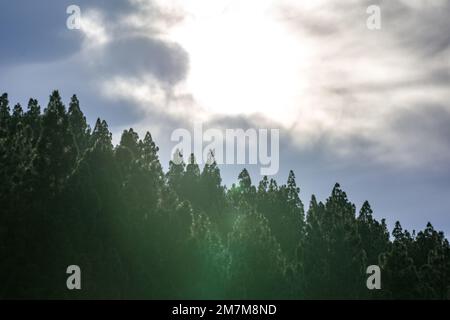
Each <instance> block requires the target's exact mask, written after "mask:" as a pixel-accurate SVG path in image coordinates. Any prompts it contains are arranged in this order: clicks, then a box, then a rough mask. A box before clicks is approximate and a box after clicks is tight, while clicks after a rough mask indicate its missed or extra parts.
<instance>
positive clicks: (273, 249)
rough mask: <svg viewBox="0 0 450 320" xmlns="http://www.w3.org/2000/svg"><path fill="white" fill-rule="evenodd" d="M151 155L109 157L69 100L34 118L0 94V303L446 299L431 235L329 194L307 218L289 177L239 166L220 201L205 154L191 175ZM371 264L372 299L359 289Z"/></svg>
mask: <svg viewBox="0 0 450 320" xmlns="http://www.w3.org/2000/svg"><path fill="white" fill-rule="evenodd" d="M158 151H159V149H158V147H157V146H156V144H155V142H154V141H153V139H152V136H151V134H150V133H149V132H147V133H146V135H145V137H144V139H142V140H141V139H140V138H139V136H138V134H137V133H136V132H135V131H134V130H133V129H129V130H125V131H124V132H123V134H122V137H121V140H120V143H119V145H117V146H113V144H112V136H111V133H110V131H109V129H108V125H107V123H106V121H104V120H103V121H102V120H100V119H98V120H97V121H96V123H95V126H94V129H93V130H91V129H90V127H89V125H88V123H87V122H86V118H85V116H84V115H83V112H82V111H81V108H80V105H79V101H78V99H77V97H76V96H73V97H72V98H71V101H70V104H69V108H68V110H66V108H65V106H64V104H63V103H62V101H61V97H60V95H59V93H58V92H57V91H55V92H53V93H52V95H51V96H50V101H49V103H48V106H47V108H45V110H44V111H43V112H41V108H40V106H39V104H38V102H37V101H36V100H34V99H30V101H29V103H28V108H27V110H26V111H24V110H23V109H22V107H21V106H20V105H15V106H14V107H13V108H11V107H10V105H9V101H8V96H7V94H3V95H2V96H0V160H1V166H0V181H1V184H0V261H1V262H0V298H114V299H117V298H150V299H183V298H184V299H186V298H187V299H199V298H203V299H212V298H217V299H222V298H233V299H259V298H261V299H279V298H289V299H299V298H300V299H301V298H325V299H336V298H352V299H356V298H364V299H367V298H407V299H416V298H429V299H446V298H449V295H448V294H449V288H450V245H449V242H448V241H447V239H446V238H445V237H444V234H443V233H442V232H438V231H436V230H435V229H434V228H433V226H432V225H431V224H428V225H427V226H426V228H425V229H424V230H423V231H420V232H418V233H417V235H416V233H415V232H413V233H412V234H410V233H409V232H408V231H407V230H403V229H402V227H401V225H400V223H399V222H397V223H396V225H395V228H394V230H393V232H392V237H390V235H389V232H388V230H387V226H386V223H385V221H384V219H383V220H381V221H380V222H379V221H377V220H376V219H375V217H374V215H373V211H372V209H371V207H370V205H369V203H368V202H365V203H364V204H363V206H362V208H361V209H360V211H359V214H358V216H356V208H355V205H354V204H352V203H351V202H350V201H349V200H348V198H347V195H346V193H345V192H344V191H343V190H342V189H341V187H340V186H339V184H336V185H335V186H334V188H333V190H332V192H331V195H330V197H329V198H328V199H327V200H326V201H325V202H318V201H317V200H316V198H315V196H312V198H311V202H310V204H309V208H308V210H307V212H306V215H305V209H304V205H303V203H302V201H301V200H300V195H299V194H300V188H299V187H298V186H297V183H296V181H295V175H294V172H292V171H291V172H290V173H289V176H288V179H287V183H286V184H283V185H278V183H277V182H276V181H275V180H274V179H270V180H269V179H268V178H267V177H263V179H262V180H261V181H260V182H259V183H258V184H257V186H255V185H253V183H252V180H251V178H250V175H249V173H248V171H247V170H245V169H244V170H243V171H242V172H241V173H240V174H239V176H238V182H237V183H236V184H233V185H232V186H231V188H229V189H228V190H227V189H226V188H225V187H224V186H223V185H222V179H221V176H220V170H219V167H218V166H217V164H216V162H215V160H214V154H213V152H211V153H210V156H209V159H208V162H207V163H206V164H205V165H204V166H203V168H201V167H200V166H199V165H198V164H197V163H196V161H195V158H194V156H193V155H191V156H190V158H189V161H188V163H187V164H185V163H183V162H182V161H176V160H177V158H178V160H180V158H181V154H180V153H179V151H177V152H176V154H175V159H174V161H171V162H170V164H169V170H168V172H167V173H164V172H163V170H162V167H161V163H160V161H159V157H158ZM72 264H76V265H79V266H80V267H81V270H82V287H83V290H81V291H76V290H75V291H69V290H67V288H66V277H67V275H66V273H65V272H66V268H67V266H69V265H72ZM373 264H378V265H380V267H381V268H382V290H375V291H369V290H368V289H367V288H366V286H365V284H366V279H367V275H366V273H365V270H366V268H367V266H368V265H373Z"/></svg>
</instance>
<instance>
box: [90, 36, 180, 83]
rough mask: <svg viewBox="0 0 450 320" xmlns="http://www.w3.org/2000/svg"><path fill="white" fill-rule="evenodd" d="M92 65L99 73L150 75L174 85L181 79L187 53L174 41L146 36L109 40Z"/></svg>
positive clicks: (135, 75) (132, 75)
mask: <svg viewBox="0 0 450 320" xmlns="http://www.w3.org/2000/svg"><path fill="white" fill-rule="evenodd" d="M102 50H104V52H105V54H104V55H101V57H100V58H99V59H98V61H96V62H94V65H96V66H98V67H99V69H98V70H96V72H99V73H100V74H103V75H108V76H110V75H116V76H131V77H139V76H142V75H146V74H149V73H150V74H152V75H153V76H155V77H156V78H158V79H159V80H161V81H163V82H166V83H169V84H175V83H176V82H178V81H180V80H182V79H184V78H185V76H186V74H187V71H188V55H187V53H186V52H185V51H184V49H183V48H182V47H180V46H179V45H178V44H176V43H169V42H165V41H161V40H158V39H151V38H148V37H133V38H121V39H113V40H112V42H111V43H109V44H107V45H106V46H105V47H104V48H102Z"/></svg>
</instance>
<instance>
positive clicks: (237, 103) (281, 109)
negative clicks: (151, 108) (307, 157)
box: [169, 0, 312, 125]
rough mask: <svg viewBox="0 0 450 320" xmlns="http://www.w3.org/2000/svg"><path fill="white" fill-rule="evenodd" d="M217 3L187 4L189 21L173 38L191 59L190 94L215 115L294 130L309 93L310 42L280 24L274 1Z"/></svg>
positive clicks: (183, 24)
mask: <svg viewBox="0 0 450 320" xmlns="http://www.w3.org/2000/svg"><path fill="white" fill-rule="evenodd" d="M211 2H214V5H211V6H210V7H209V8H208V7H206V8H205V7H204V6H201V5H199V3H200V2H199V1H198V0H192V1H185V2H182V4H183V6H184V10H185V11H186V12H187V13H188V14H187V15H186V19H185V20H184V21H183V22H182V23H180V24H179V25H178V26H177V27H175V28H174V29H173V30H172V31H171V32H170V34H169V37H170V38H171V39H172V40H173V41H176V42H177V43H179V44H180V45H181V46H182V47H183V48H184V49H185V50H186V51H187V52H188V54H189V59H190V71H189V74H188V77H187V79H186V84H185V85H186V88H187V90H188V91H189V92H191V93H192V94H193V96H194V98H195V99H196V101H197V103H198V104H199V105H200V106H201V107H202V108H204V109H205V110H206V111H207V112H209V113H211V114H225V115H240V114H243V115H251V114H256V113H258V114H261V115H263V116H266V117H267V118H269V119H271V120H275V121H279V122H281V123H283V124H286V125H290V124H291V123H292V121H295V118H296V115H297V114H298V112H299V103H300V102H301V101H302V97H303V96H304V94H305V91H306V90H307V88H308V76H307V75H308V74H307V70H308V61H309V59H310V55H311V54H312V52H311V50H310V48H309V46H308V41H307V39H299V37H298V36H297V35H295V34H292V32H289V30H288V29H287V28H286V26H285V25H284V24H283V23H282V21H280V20H279V19H277V16H276V15H274V14H273V10H272V9H273V4H274V2H273V1H270V0H265V1H261V0H258V1H256V0H254V1H246V2H245V6H244V5H242V2H239V1H211ZM201 3H202V4H204V3H205V2H204V1H202V2H201ZM208 10H209V11H208Z"/></svg>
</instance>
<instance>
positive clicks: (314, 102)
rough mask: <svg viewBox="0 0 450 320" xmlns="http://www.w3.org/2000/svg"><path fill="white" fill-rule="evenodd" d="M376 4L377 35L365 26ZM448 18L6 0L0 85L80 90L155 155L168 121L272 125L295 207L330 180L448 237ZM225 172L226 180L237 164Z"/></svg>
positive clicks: (360, 10)
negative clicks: (70, 11) (151, 144)
mask: <svg viewBox="0 0 450 320" xmlns="http://www.w3.org/2000/svg"><path fill="white" fill-rule="evenodd" d="M71 4H75V5H78V6H79V7H80V9H81V20H82V22H83V23H82V28H81V29H80V30H69V29H68V28H67V27H66V20H67V18H68V15H67V13H66V8H67V7H68V6H69V5H71ZM372 4H375V5H379V6H380V8H381V29H380V30H369V29H368V28H367V27H366V20H367V18H368V14H367V13H366V9H367V7H368V6H369V5H372ZM449 15H450V4H449V2H448V1H439V0H436V1H433V0H429V1H425V0H414V1H406V0H405V1H403V0H395V1H379V0H378V1H375V0H374V1H346V2H345V3H343V2H342V1H332V0H328V1H323V0H320V1H319V0H318V1H314V2H304V3H303V4H301V3H300V2H299V1H293V0H281V1H274V0H258V1H256V0H248V1H246V2H242V1H238V0H217V1H214V2H212V1H202V0H185V1H182V0H166V1H163V0H123V1H111V0H109V1H106V0H104V1H65V0H62V1H60V0H58V1H56V0H54V1H51V0H44V1H31V0H30V1H26V0H16V1H2V2H1V4H0V39H2V47H1V50H0V91H2V92H7V93H8V94H9V97H10V101H11V103H13V104H14V103H17V102H20V103H22V104H23V105H26V103H27V101H28V98H30V97H34V98H37V99H38V100H39V102H40V104H41V105H42V106H45V105H46V103H47V100H48V96H49V94H50V93H51V91H52V90H53V89H59V90H60V92H61V94H62V96H63V97H64V99H65V101H67V102H68V100H69V97H70V96H71V95H72V94H73V93H76V94H77V95H78V97H79V99H80V101H81V105H82V108H83V111H84V112H85V114H86V115H87V118H88V120H89V122H90V123H91V124H92V123H93V122H94V121H95V119H96V118H97V117H101V118H103V119H105V120H107V122H108V123H109V125H110V129H111V130H112V132H113V134H114V141H116V142H117V141H118V140H119V138H120V133H121V132H122V130H123V129H126V128H129V127H133V128H135V129H136V130H137V131H138V132H139V133H141V134H143V133H144V132H145V131H147V130H149V131H150V132H151V133H152V135H153V136H154V138H155V140H156V142H157V143H158V144H159V146H160V148H161V151H160V157H161V160H162V163H163V165H164V166H167V163H168V161H169V158H170V151H171V150H172V147H173V145H174V144H175V143H174V142H171V141H170V134H171V132H172V131H173V130H174V129H176V128H187V129H191V128H192V126H193V123H194V122H195V121H202V122H203V123H204V125H205V127H210V128H222V129H224V128H243V129H247V128H279V129H280V171H279V173H278V175H277V176H276V178H277V180H278V181H279V182H280V183H282V182H284V181H285V180H286V178H287V174H288V172H289V170H290V169H293V170H294V172H295V173H296V176H297V183H298V184H299V185H300V187H301V197H302V200H303V201H304V203H305V204H308V202H309V199H310V196H311V194H312V193H314V194H316V195H317V197H318V198H319V199H321V200H325V199H326V197H327V196H328V195H329V193H330V191H331V188H332V187H333V185H334V183H335V182H339V183H340V184H341V186H342V187H343V189H344V190H345V191H347V194H348V195H349V198H350V200H352V201H354V202H355V203H356V204H357V206H358V207H359V206H360V205H361V204H362V202H363V201H364V200H366V199H367V200H369V202H370V203H371V205H372V207H373V209H374V211H375V215H376V216H377V217H378V218H381V217H385V218H387V221H388V223H389V225H390V226H392V224H393V222H395V220H400V221H401V222H402V225H403V226H404V227H406V228H408V229H416V230H417V229H422V228H424V227H425V225H426V222H427V221H431V222H432V223H433V225H435V227H436V228H438V229H441V230H444V231H445V232H446V234H447V235H448V233H449V232H450V215H449V212H448V208H449V207H450V170H449V165H448V163H449V160H450V104H449V101H450V90H449V85H450V75H449V70H450V68H449V67H450V62H449V61H450V46H449V45H450V36H449V34H450V19H449ZM249 168H250V171H251V173H252V176H253V180H254V182H255V183H257V181H258V180H259V178H260V177H259V176H258V172H259V170H258V167H257V166H254V165H252V166H249ZM221 169H222V176H223V179H224V182H225V183H226V184H227V185H230V184H231V183H232V182H234V181H235V180H236V177H237V175H238V173H239V171H240V170H241V169H242V166H236V165H223V166H222V168H221Z"/></svg>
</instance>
